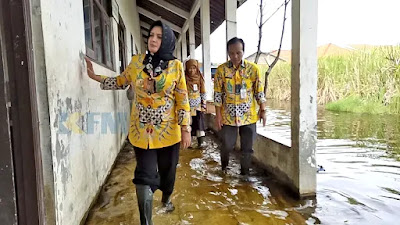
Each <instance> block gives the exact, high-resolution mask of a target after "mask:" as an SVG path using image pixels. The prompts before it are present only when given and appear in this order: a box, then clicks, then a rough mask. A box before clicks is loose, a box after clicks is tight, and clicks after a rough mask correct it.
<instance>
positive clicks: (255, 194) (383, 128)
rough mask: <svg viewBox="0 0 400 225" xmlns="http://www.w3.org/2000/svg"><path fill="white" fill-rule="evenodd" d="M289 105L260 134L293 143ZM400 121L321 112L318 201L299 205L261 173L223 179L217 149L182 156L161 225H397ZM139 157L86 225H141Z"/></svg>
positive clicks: (114, 179) (234, 170)
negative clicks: (135, 180) (172, 206)
mask: <svg viewBox="0 0 400 225" xmlns="http://www.w3.org/2000/svg"><path fill="white" fill-rule="evenodd" d="M289 126H290V110H289V109H288V105H287V104H282V103H279V102H272V101H270V102H269V110H268V126H267V127H266V128H261V127H260V128H259V130H258V132H259V133H261V134H263V133H271V132H273V133H274V134H275V136H279V137H280V138H283V139H289V138H290V129H289ZM399 137H400V117H399V116H371V115H357V114H351V113H332V112H327V111H324V110H319V113H318V143H317V163H318V165H321V166H323V168H324V170H325V171H320V172H318V173H317V185H318V186H317V196H316V198H314V199H308V200H301V201H299V200H295V199H293V198H291V197H290V196H289V195H287V194H286V193H285V192H284V190H283V188H282V187H280V186H279V185H278V184H277V183H276V181H275V180H274V179H272V178H270V177H268V176H267V175H266V174H265V173H263V171H261V170H259V169H257V168H252V170H251V176H249V178H248V179H243V177H242V176H240V175H238V174H239V173H240V165H239V161H238V160H237V159H236V158H235V157H233V159H232V161H231V163H230V169H229V170H228V173H227V174H223V173H221V171H220V162H219V161H220V160H219V150H218V144H217V143H218V142H217V141H215V140H214V139H213V138H212V137H207V139H206V142H207V147H206V148H204V149H202V150H200V149H188V150H181V153H180V161H179V166H178V170H177V179H176V186H175V191H174V193H173V196H172V201H173V202H174V204H175V206H176V209H175V211H174V212H172V213H165V212H164V211H163V208H162V207H161V202H160V201H161V192H160V191H156V193H155V196H154V201H153V221H154V224H155V225H169V224H206V225H211V224H223V225H224V224H227V225H229V224H232V225H237V224H241V225H242V224H243V225H244V224H399V223H398V221H399V220H400V213H399V212H400V162H399V158H400V157H399V156H400V154H399V153H400V138H399ZM135 165H136V163H135V158H134V153H133V152H132V151H131V150H130V149H129V148H126V149H124V150H123V151H121V153H120V154H119V156H118V158H117V162H116V165H115V168H114V169H113V171H112V173H111V175H110V177H109V179H108V180H107V182H106V184H105V186H104V187H103V190H102V191H101V193H100V196H99V199H98V201H97V203H96V204H95V205H94V207H93V208H92V209H91V210H90V213H89V216H88V219H87V222H86V224H88V225H91V224H113V225H114V224H115V225H123V224H140V223H139V213H138V208H137V202H136V196H135V187H134V185H133V184H132V182H131V179H132V177H133V172H134V168H135Z"/></svg>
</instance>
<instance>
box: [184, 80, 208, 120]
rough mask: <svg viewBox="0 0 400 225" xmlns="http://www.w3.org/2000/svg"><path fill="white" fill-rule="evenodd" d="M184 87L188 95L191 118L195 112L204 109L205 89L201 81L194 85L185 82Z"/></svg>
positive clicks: (193, 83)
mask: <svg viewBox="0 0 400 225" xmlns="http://www.w3.org/2000/svg"><path fill="white" fill-rule="evenodd" d="M186 86H187V89H188V93H189V103H190V112H191V113H190V114H191V116H196V114H197V111H201V110H202V109H201V108H206V89H205V86H204V82H203V81H202V79H200V80H199V81H198V82H196V83H195V82H192V83H191V82H188V81H186Z"/></svg>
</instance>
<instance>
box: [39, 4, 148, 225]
mask: <svg viewBox="0 0 400 225" xmlns="http://www.w3.org/2000/svg"><path fill="white" fill-rule="evenodd" d="M117 2H118V5H119V8H120V14H121V16H122V18H123V21H124V23H125V27H126V30H127V32H126V33H127V35H126V36H127V37H126V40H127V41H126V43H127V48H128V51H127V53H128V54H127V56H128V59H130V55H131V54H130V49H131V46H130V34H134V39H135V40H134V41H135V42H136V45H137V47H138V49H139V50H140V49H141V47H142V46H141V42H140V41H139V40H140V29H139V25H138V21H139V20H138V15H137V13H136V9H135V5H136V1H130V0H121V1H117ZM36 7H37V8H36V9H33V10H38V11H40V12H41V18H42V24H41V25H42V30H43V43H44V45H43V49H44V51H43V52H44V62H45V64H44V65H43V66H41V68H42V69H43V73H45V74H44V75H43V76H45V77H46V80H45V81H43V83H41V84H38V92H41V91H43V90H46V89H47V97H48V100H47V99H45V96H44V95H42V96H44V97H43V98H41V99H40V101H42V102H41V103H39V104H42V106H43V109H45V108H46V107H47V106H46V103H44V102H43V101H48V118H49V122H48V124H49V126H50V129H49V135H50V143H49V144H50V148H51V154H50V153H48V155H51V158H52V166H53V171H52V173H53V178H52V179H53V180H54V189H53V191H54V205H55V221H56V224H60V225H61V224H66V225H73V224H79V222H80V221H81V219H82V217H83V216H84V215H85V213H86V211H87V210H88V208H89V206H90V204H91V203H92V201H93V200H94V197H95V195H96V193H97V191H98V190H99V188H100V187H101V185H102V184H103V182H104V180H105V178H106V176H107V174H108V173H109V171H110V169H111V167H112V165H113V163H114V161H115V158H116V156H117V154H118V152H119V149H120V147H121V145H122V143H123V141H124V140H125V137H126V135H127V126H128V125H127V122H128V113H129V102H128V101H127V98H126V94H125V91H101V90H100V88H99V84H98V83H96V82H94V81H92V80H90V79H89V78H88V77H87V74H86V69H85V64H84V60H83V57H82V53H83V54H85V36H84V19H83V3H82V1H72V0H59V1H53V0H42V1H41V2H40V5H37V6H36ZM112 28H113V34H114V37H113V40H114V46H115V49H114V53H115V57H114V65H116V66H115V68H116V71H112V70H109V69H106V68H104V67H102V66H99V65H94V67H95V68H94V69H95V72H96V73H98V74H104V75H108V76H115V75H116V74H118V73H119V71H118V66H117V65H118V63H117V61H118V60H119V59H118V54H117V53H118V42H117V41H118V29H117V23H116V21H115V20H112ZM128 37H129V38H128ZM38 48H39V49H35V51H40V45H38ZM127 61H128V60H127ZM46 82H47V84H45V83H46ZM39 98H40V96H39ZM118 113H119V114H118ZM45 117H46V115H45V113H44V114H43V118H45ZM118 121H119V122H120V123H121V124H120V126H117V127H116V124H118ZM43 134H44V135H43V136H42V137H43V138H45V136H47V135H46V132H45V129H44V131H43ZM43 138H42V141H43V145H42V146H44V147H46V146H45V145H46V141H47V140H46V139H43ZM42 150H43V149H42ZM47 179H49V178H47ZM127 179H130V177H127Z"/></svg>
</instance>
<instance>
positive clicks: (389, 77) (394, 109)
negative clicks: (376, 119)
mask: <svg viewBox="0 0 400 225" xmlns="http://www.w3.org/2000/svg"><path fill="white" fill-rule="evenodd" d="M266 69H267V68H266V67H262V68H261V70H262V72H264V71H266ZM290 70H291V67H290V64H289V63H282V62H281V63H278V64H277V65H276V66H275V68H274V69H273V70H272V73H271V75H270V76H269V78H268V86H269V87H268V97H269V98H274V99H278V100H289V99H290ZM318 103H319V104H322V105H326V108H327V109H328V110H336V111H348V112H357V113H374V114H386V113H390V114H400V46H397V47H392V46H384V47H370V48H364V49H361V50H354V51H352V52H350V53H348V54H344V55H337V56H328V57H323V58H320V59H319V60H318Z"/></svg>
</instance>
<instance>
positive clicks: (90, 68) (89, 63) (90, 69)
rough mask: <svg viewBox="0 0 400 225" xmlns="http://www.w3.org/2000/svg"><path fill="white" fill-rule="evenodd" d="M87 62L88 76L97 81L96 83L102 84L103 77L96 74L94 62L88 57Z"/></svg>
mask: <svg viewBox="0 0 400 225" xmlns="http://www.w3.org/2000/svg"><path fill="white" fill-rule="evenodd" d="M85 61H86V67H87V74H88V76H89V77H90V78H91V79H93V80H95V81H98V82H101V81H102V79H101V76H99V75H96V74H95V73H94V69H93V64H92V61H90V59H89V58H88V57H86V56H85Z"/></svg>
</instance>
